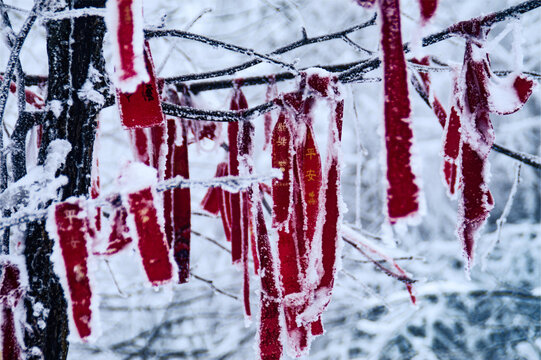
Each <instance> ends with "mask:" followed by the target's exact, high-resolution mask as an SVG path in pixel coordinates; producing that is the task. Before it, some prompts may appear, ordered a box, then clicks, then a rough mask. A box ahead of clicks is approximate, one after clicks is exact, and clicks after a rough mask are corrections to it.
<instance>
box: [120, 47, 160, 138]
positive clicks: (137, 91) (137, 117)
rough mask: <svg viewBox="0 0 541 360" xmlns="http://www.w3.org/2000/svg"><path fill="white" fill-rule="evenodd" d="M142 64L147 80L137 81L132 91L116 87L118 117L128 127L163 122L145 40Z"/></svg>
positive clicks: (154, 77) (154, 75) (156, 84)
mask: <svg viewBox="0 0 541 360" xmlns="http://www.w3.org/2000/svg"><path fill="white" fill-rule="evenodd" d="M144 64H145V66H146V69H147V71H148V74H149V80H146V81H145V82H141V83H139V84H138V85H137V86H136V87H135V88H134V90H132V91H123V90H122V89H121V88H118V89H117V102H118V104H119V111H120V119H121V121H122V125H123V126H124V127H126V128H129V129H132V128H144V127H150V126H156V125H160V124H163V123H164V122H165V118H164V115H163V112H162V106H161V103H160V96H159V92H158V83H157V81H156V74H155V71H154V64H153V62H152V56H151V54H150V46H149V45H148V42H145V51H144Z"/></svg>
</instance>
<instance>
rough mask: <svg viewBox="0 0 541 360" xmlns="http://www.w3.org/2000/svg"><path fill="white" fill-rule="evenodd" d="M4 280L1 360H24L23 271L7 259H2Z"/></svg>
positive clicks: (1, 285) (0, 303)
mask: <svg viewBox="0 0 541 360" xmlns="http://www.w3.org/2000/svg"><path fill="white" fill-rule="evenodd" d="M0 268H1V269H2V278H1V279H0V307H1V323H0V331H1V346H2V348H1V349H2V350H1V354H0V355H1V356H0V359H13V360H19V359H23V356H22V355H23V350H22V344H23V343H24V342H23V332H24V328H23V323H24V322H23V321H24V318H21V315H22V314H24V313H25V312H24V309H23V308H22V305H23V304H22V302H21V299H22V296H23V294H24V290H23V283H22V280H23V279H22V278H21V270H20V269H19V266H18V265H17V264H15V263H13V262H11V261H10V260H9V259H7V257H1V258H0Z"/></svg>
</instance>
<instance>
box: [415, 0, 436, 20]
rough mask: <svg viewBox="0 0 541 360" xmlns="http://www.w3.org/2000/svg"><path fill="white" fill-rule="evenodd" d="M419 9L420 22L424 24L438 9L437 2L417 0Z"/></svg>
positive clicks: (434, 0)
mask: <svg viewBox="0 0 541 360" xmlns="http://www.w3.org/2000/svg"><path fill="white" fill-rule="evenodd" d="M419 7H420V8H421V22H422V23H423V24H425V23H426V22H427V21H428V20H430V19H431V18H432V16H434V14H435V13H436V9H437V7H438V0H419Z"/></svg>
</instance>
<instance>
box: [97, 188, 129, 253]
mask: <svg viewBox="0 0 541 360" xmlns="http://www.w3.org/2000/svg"><path fill="white" fill-rule="evenodd" d="M118 202H119V204H114V205H113V212H112V215H111V229H110V233H109V238H108V241H107V248H106V250H105V251H104V252H103V253H96V255H114V254H116V253H118V252H120V251H121V250H123V249H125V248H126V247H127V246H128V245H129V244H131V242H132V241H133V239H132V236H131V233H130V228H129V227H128V224H127V218H128V211H127V210H126V208H125V207H124V206H123V205H122V204H121V203H120V199H118Z"/></svg>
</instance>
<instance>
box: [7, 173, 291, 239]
mask: <svg viewBox="0 0 541 360" xmlns="http://www.w3.org/2000/svg"><path fill="white" fill-rule="evenodd" d="M281 176H282V173H281V172H280V171H273V172H271V173H270V174H267V175H250V176H223V177H219V178H211V179H205V180H195V179H189V180H187V179H184V178H183V177H181V176H177V177H174V178H171V179H168V180H164V181H161V182H159V183H158V184H157V185H156V187H155V188H156V191H159V192H161V191H166V190H171V189H174V188H180V189H183V188H192V187H203V188H209V187H221V188H223V189H224V190H226V191H229V192H238V191H241V190H243V189H246V188H248V187H250V186H251V185H252V184H254V183H262V182H269V181H271V180H272V179H277V178H280V177H281ZM119 197H120V194H108V195H102V196H100V197H98V198H96V199H86V202H87V204H92V205H93V206H103V207H109V206H114V204H115V203H117V202H118V200H119ZM56 204H58V202H54V203H52V204H51V205H49V206H54V205H56ZM47 212H48V210H47V209H40V210H34V211H28V212H27V211H25V210H21V211H18V212H17V213H16V214H15V215H13V216H11V217H9V218H0V230H3V229H7V228H9V227H11V226H15V225H19V224H25V223H28V222H32V221H37V220H43V219H45V218H46V217H47Z"/></svg>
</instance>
